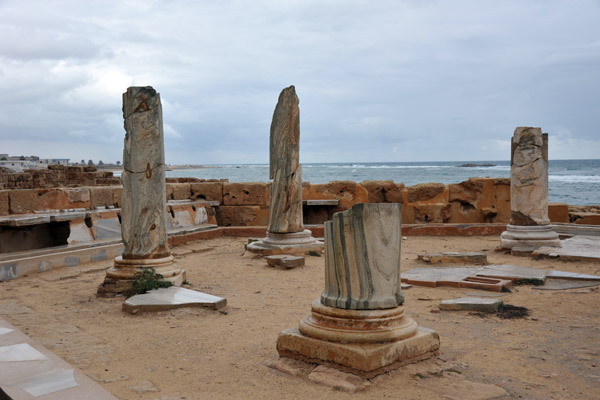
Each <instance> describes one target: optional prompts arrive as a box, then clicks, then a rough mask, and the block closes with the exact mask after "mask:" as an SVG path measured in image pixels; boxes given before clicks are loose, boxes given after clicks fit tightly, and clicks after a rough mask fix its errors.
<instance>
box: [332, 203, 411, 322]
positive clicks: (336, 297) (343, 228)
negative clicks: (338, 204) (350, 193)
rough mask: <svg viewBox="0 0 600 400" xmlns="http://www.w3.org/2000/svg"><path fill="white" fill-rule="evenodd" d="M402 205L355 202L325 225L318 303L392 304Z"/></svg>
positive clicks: (397, 298) (396, 300)
mask: <svg viewBox="0 0 600 400" xmlns="http://www.w3.org/2000/svg"><path fill="white" fill-rule="evenodd" d="M401 218H402V206H401V205H400V204H399V203H389V204H384V203H371V204H366V203H363V204H356V205H354V206H353V207H352V208H351V209H350V210H347V211H344V212H339V213H335V214H334V215H333V220H332V221H327V222H326V223H325V290H324V291H323V294H321V303H322V304H324V305H327V306H330V307H337V308H343V309H352V310H373V309H381V308H392V307H397V306H399V305H401V304H402V303H403V302H404V296H403V294H402V290H401V287H400V261H401V257H400V247H401V242H402V235H401Z"/></svg>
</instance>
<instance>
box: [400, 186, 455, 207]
mask: <svg viewBox="0 0 600 400" xmlns="http://www.w3.org/2000/svg"><path fill="white" fill-rule="evenodd" d="M406 201H407V202H408V203H417V202H418V203H423V202H429V203H447V202H448V187H447V186H446V185H444V184H443V183H419V184H417V185H414V186H408V187H407V188H406Z"/></svg>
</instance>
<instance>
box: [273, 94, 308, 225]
mask: <svg viewBox="0 0 600 400" xmlns="http://www.w3.org/2000/svg"><path fill="white" fill-rule="evenodd" d="M298 104H299V100H298V96H296V89H295V88H294V86H290V87H288V88H285V89H283V90H282V91H281V94H280V95H279V100H278V101H277V106H276V107H275V111H274V112H273V120H272V122H271V137H270V149H269V154H270V155H269V157H270V158H269V178H270V179H272V180H273V182H272V183H271V186H270V202H269V226H268V228H267V231H268V232H272V233H293V232H302V231H303V230H304V225H303V223H302V167H301V166H300V154H299V153H300V109H299V108H298Z"/></svg>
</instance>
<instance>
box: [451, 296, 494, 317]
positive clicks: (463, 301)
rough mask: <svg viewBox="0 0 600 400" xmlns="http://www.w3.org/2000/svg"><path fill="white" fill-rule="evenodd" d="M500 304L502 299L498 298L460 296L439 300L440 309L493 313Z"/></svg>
mask: <svg viewBox="0 0 600 400" xmlns="http://www.w3.org/2000/svg"><path fill="white" fill-rule="evenodd" d="M500 304H502V300H498V299H489V298H488V299H482V298H481V297H461V298H459V299H452V300H442V301H441V302H440V310H446V311H464V310H469V311H479V312H484V313H494V312H496V311H498V307H500Z"/></svg>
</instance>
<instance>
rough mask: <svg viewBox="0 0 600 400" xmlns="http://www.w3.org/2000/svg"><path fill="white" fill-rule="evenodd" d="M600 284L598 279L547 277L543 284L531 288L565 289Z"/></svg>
mask: <svg viewBox="0 0 600 400" xmlns="http://www.w3.org/2000/svg"><path fill="white" fill-rule="evenodd" d="M593 286H600V280H580V279H556V278H553V279H548V280H546V283H544V286H535V287H533V288H532V289H537V290H567V289H580V288H586V287H593Z"/></svg>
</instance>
